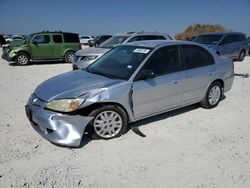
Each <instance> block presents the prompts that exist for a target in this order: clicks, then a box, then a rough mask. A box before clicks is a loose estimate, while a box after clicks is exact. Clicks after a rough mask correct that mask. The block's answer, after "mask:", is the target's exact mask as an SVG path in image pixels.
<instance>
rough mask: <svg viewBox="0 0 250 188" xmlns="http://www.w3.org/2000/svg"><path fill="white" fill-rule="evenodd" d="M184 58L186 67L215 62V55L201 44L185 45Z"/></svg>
mask: <svg viewBox="0 0 250 188" xmlns="http://www.w3.org/2000/svg"><path fill="white" fill-rule="evenodd" d="M182 58H183V60H184V63H185V68H186V69H193V68H198V67H202V66H207V65H211V64H214V58H213V56H212V55H211V54H210V53H209V52H208V51H207V50H205V49H204V48H201V47H199V46H192V45H183V46H182Z"/></svg>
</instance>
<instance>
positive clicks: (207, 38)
mask: <svg viewBox="0 0 250 188" xmlns="http://www.w3.org/2000/svg"><path fill="white" fill-rule="evenodd" d="M221 37H222V35H200V36H198V37H197V38H196V39H195V40H194V42H198V43H202V44H217V43H218V42H219V41H220V39H221Z"/></svg>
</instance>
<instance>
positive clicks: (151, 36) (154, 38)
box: [143, 35, 166, 40]
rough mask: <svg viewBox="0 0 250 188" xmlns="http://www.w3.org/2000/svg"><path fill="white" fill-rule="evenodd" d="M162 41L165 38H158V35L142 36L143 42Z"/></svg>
mask: <svg viewBox="0 0 250 188" xmlns="http://www.w3.org/2000/svg"><path fill="white" fill-rule="evenodd" d="M159 39H160V40H164V39H166V38H164V37H163V36H158V35H145V36H143V40H159Z"/></svg>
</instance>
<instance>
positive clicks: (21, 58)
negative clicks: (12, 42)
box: [15, 52, 30, 66]
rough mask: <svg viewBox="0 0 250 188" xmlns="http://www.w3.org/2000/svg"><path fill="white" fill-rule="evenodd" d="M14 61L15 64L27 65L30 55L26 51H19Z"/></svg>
mask: <svg viewBox="0 0 250 188" xmlns="http://www.w3.org/2000/svg"><path fill="white" fill-rule="evenodd" d="M15 63H16V64H17V65H21V66H24V65H28V64H29V63H30V56H29V55H28V54H27V53H23V52H22V53H19V54H17V56H16V58H15Z"/></svg>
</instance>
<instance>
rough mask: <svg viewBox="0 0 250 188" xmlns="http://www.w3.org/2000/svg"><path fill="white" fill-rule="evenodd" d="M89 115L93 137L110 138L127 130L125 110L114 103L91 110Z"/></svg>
mask: <svg viewBox="0 0 250 188" xmlns="http://www.w3.org/2000/svg"><path fill="white" fill-rule="evenodd" d="M89 116H91V117H94V118H93V120H92V121H91V123H90V124H91V134H92V138H93V139H105V140H108V139H112V138H117V137H119V136H121V135H122V134H124V133H125V132H126V130H127V124H128V117H127V114H126V112H125V111H124V110H123V109H122V108H121V107H119V106H116V105H104V106H101V107H99V108H97V109H95V110H93V111H92V112H91V113H90V114H89Z"/></svg>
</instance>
